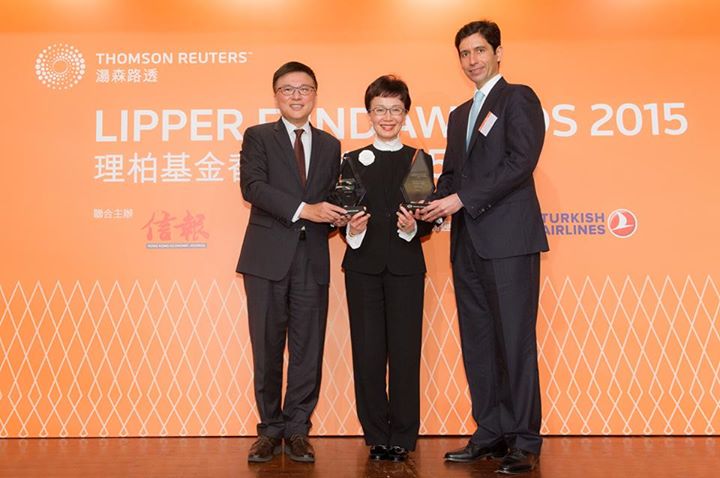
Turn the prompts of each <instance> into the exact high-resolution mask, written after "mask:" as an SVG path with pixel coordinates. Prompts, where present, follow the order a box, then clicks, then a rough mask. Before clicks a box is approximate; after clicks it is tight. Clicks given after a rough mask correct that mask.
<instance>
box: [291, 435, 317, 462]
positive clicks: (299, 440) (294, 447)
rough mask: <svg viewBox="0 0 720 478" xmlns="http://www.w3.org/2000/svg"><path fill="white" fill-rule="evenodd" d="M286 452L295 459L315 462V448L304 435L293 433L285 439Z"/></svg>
mask: <svg viewBox="0 0 720 478" xmlns="http://www.w3.org/2000/svg"><path fill="white" fill-rule="evenodd" d="M285 454H286V455H287V456H289V457H290V459H291V460H293V461H300V462H303V463H315V450H313V447H312V445H311V444H310V442H309V441H308V439H307V437H306V436H303V435H293V436H291V437H290V439H287V440H285Z"/></svg>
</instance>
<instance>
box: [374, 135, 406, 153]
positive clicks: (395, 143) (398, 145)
mask: <svg viewBox="0 0 720 478" xmlns="http://www.w3.org/2000/svg"><path fill="white" fill-rule="evenodd" d="M373 146H374V147H375V149H377V150H378V151H400V150H401V149H402V147H403V144H402V142H401V141H400V137H399V136H397V137H395V138H393V139H391V140H390V141H383V140H381V139H379V138H378V137H377V136H376V137H375V141H373Z"/></svg>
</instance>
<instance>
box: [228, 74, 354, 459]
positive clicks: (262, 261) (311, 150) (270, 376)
mask: <svg viewBox="0 0 720 478" xmlns="http://www.w3.org/2000/svg"><path fill="white" fill-rule="evenodd" d="M273 91H274V93H275V102H276V103H277V106H278V108H279V109H280V113H281V115H282V118H281V119H280V120H278V121H277V122H275V123H268V124H262V125H258V126H253V127H251V128H248V129H247V130H246V131H245V135H244V138H243V145H242V152H241V155H240V187H241V189H242V194H243V198H245V200H246V201H248V202H249V203H250V204H251V205H252V208H251V210H250V220H249V223H248V226H247V229H246V231H245V239H244V241H243V246H242V251H241V252H240V260H239V261H238V265H237V272H239V273H242V274H243V279H244V284H245V294H246V296H247V310H248V322H249V326H250V327H249V328H250V342H251V344H252V350H253V372H254V385H255V400H256V402H257V407H258V411H259V414H260V423H259V424H258V427H257V430H258V439H257V441H256V442H255V443H254V444H253V445H252V447H251V448H250V452H249V454H248V460H249V461H251V462H264V461H269V460H271V459H272V457H273V456H274V455H276V454H278V453H280V444H281V442H282V440H283V439H284V440H285V452H286V453H287V454H288V455H289V457H290V458H291V459H293V460H295V461H302V462H314V461H315V453H314V450H313V448H312V445H310V443H309V441H308V439H307V435H308V430H309V429H310V425H311V424H310V415H311V414H312V412H313V410H314V408H315V405H316V404H317V400H318V393H319V390H320V377H321V372H322V357H323V345H324V341H325V325H326V322H327V309H328V284H329V281H330V257H329V253H328V234H329V232H330V223H333V222H338V223H341V222H342V217H343V214H344V213H345V210H344V209H342V208H340V207H338V206H335V205H333V204H330V203H328V202H326V201H325V199H326V198H327V196H328V195H329V194H330V192H331V191H332V189H333V187H334V185H335V183H336V181H337V177H338V174H339V168H340V143H339V142H338V140H337V139H335V138H334V137H333V136H331V135H329V134H327V133H325V132H323V131H320V130H318V129H316V128H314V127H313V126H312V125H310V123H309V121H308V118H309V117H310V113H311V112H312V110H313V107H314V106H315V98H316V91H317V80H316V78H315V73H313V71H312V70H311V69H310V68H309V67H308V66H306V65H304V64H302V63H298V62H289V63H286V64H284V65H283V66H281V67H280V68H279V69H278V70H277V71H276V72H275V75H274V76H273ZM286 336H287V340H288V354H289V363H288V369H287V387H286V390H285V399H284V403H283V404H282V406H281V403H280V400H281V397H282V377H283V352H284V350H285V338H286Z"/></svg>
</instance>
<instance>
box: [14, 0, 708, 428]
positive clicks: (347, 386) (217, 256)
mask: <svg viewBox="0 0 720 478" xmlns="http://www.w3.org/2000/svg"><path fill="white" fill-rule="evenodd" d="M260 3H262V4H261V5H260ZM152 5H154V6H153V7H150V6H148V5H145V4H143V3H142V2H134V1H120V0H105V1H98V2H82V1H78V0H53V1H43V2H40V1H37V0H32V1H26V2H22V3H19V2H3V3H2V7H1V10H0V13H1V15H0V24H2V26H3V30H2V33H1V34H0V39H2V44H3V48H2V49H0V64H2V65H3V74H2V80H1V81H2V89H0V98H1V100H2V103H1V104H2V107H3V108H2V122H3V128H2V129H3V132H2V136H1V138H2V139H1V140H0V141H1V145H2V153H3V159H2V164H3V168H2V171H3V172H2V174H0V194H1V195H2V204H3V212H2V217H3V224H5V227H4V228H3V232H2V245H3V247H2V267H1V268H0V314H1V315H0V437H21V436H32V437H35V436H147V435H250V434H254V433H255V423H256V419H257V417H256V413H255V408H254V399H253V394H252V381H251V378H252V377H251V376H252V361H251V354H250V346H249V340H248V333H247V316H246V309H245V297H244V291H243V286H242V277H240V276H237V275H236V274H235V273H234V267H235V261H236V259H237V255H238V253H239V250H240V246H241V242H242V237H243V231H244V228H245V225H246V223H247V216H248V212H249V207H248V205H247V204H246V203H244V202H243V201H242V198H241V195H240V191H239V187H238V182H237V174H238V169H237V160H238V151H239V149H240V146H241V137H242V132H243V131H244V130H245V128H246V127H248V126H250V125H253V124H255V123H258V122H261V121H269V120H273V119H275V118H277V112H276V111H275V110H274V109H273V108H274V104H273V97H272V90H271V77H272V73H273V72H274V70H275V69H276V68H277V67H278V66H279V65H280V64H282V63H284V62H285V61H288V60H292V59H295V60H300V61H303V62H305V63H307V64H309V65H311V66H312V67H313V68H314V69H315V71H316V73H317V76H318V80H319V98H318V109H317V111H316V114H314V115H313V117H312V121H313V122H314V124H315V125H317V126H320V127H323V128H324V129H325V130H327V131H329V132H332V133H333V134H335V135H336V136H338V137H339V138H340V139H341V140H342V143H343V149H345V150H350V149H354V148H357V147H360V146H362V145H363V144H366V143H367V142H368V137H369V135H368V131H369V123H368V121H367V119H366V116H365V114H364V111H363V109H362V107H363V93H364V90H365V87H366V85H367V84H368V83H369V82H370V81H372V80H373V79H375V78H376V77H377V76H379V75H380V74H385V73H395V74H398V75H400V76H401V77H402V78H404V79H405V80H406V81H407V82H408V84H409V85H410V88H411V94H412V97H413V108H412V109H411V112H410V114H409V117H408V124H407V125H406V128H405V132H404V140H405V141H406V142H407V143H409V144H412V145H414V146H419V147H423V148H425V149H426V150H428V151H430V152H431V153H432V154H433V156H434V158H435V160H436V167H437V171H438V172H439V171H440V168H441V164H442V158H443V150H444V146H445V143H444V142H445V139H444V137H445V125H446V121H447V116H448V113H449V111H450V110H451V109H452V108H453V107H454V106H456V105H458V104H460V103H462V102H463V101H465V100H466V99H467V98H469V97H470V95H471V92H472V85H471V84H470V83H468V81H467V80H466V79H465V78H464V76H463V74H462V72H461V70H460V67H459V64H458V61H457V57H456V53H455V51H454V47H453V38H454V34H455V32H456V30H457V29H458V28H459V27H460V26H461V25H463V24H464V23H466V22H468V21H470V20H474V19H479V18H483V17H489V18H492V19H494V20H495V21H497V22H498V23H499V24H500V26H501V28H502V29H503V44H504V48H505V56H504V61H503V65H502V68H501V71H502V73H503V74H504V75H505V77H506V78H507V79H508V80H509V81H510V82H519V83H526V84H530V85H531V86H532V87H533V88H534V89H535V91H536V92H537V93H538V95H539V96H540V98H541V100H542V103H543V106H544V108H545V111H546V113H547V117H546V119H547V137H546V143H545V148H544V151H543V154H542V158H541V161H540V165H539V167H538V169H537V171H536V180H537V184H538V189H539V194H540V200H541V204H542V207H543V211H544V213H545V219H546V226H547V228H548V232H549V239H550V246H551V252H550V253H548V254H545V255H544V256H543V259H542V270H543V277H542V288H541V310H540V315H539V319H538V341H539V350H540V370H541V384H542V390H543V412H544V423H543V429H542V431H543V432H544V433H548V434H700V435H702V434H717V433H718V430H719V429H720V413H719V412H718V410H720V365H719V364H720V327H719V326H718V323H717V321H718V311H719V310H720V293H719V292H718V285H717V283H718V274H719V273H720V261H719V260H718V259H719V257H718V253H717V246H716V244H717V236H718V234H719V233H720V225H719V224H720V222H719V221H718V214H717V211H716V209H717V205H718V204H720V193H719V192H718V191H719V188H718V187H717V186H716V185H715V184H714V183H715V182H716V178H715V174H718V173H720V166H718V162H717V160H718V154H717V146H716V145H715V142H714V141H713V140H714V137H713V135H714V133H715V132H714V129H715V126H714V125H716V124H717V121H716V120H714V119H713V118H714V117H715V114H716V111H718V109H719V107H720V105H719V104H718V103H719V101H718V98H719V95H718V94H717V92H716V85H715V83H716V78H717V77H718V74H719V73H720V69H719V68H718V67H717V65H716V62H715V61H714V60H713V59H714V58H715V57H716V56H717V53H718V44H719V43H718V40H719V39H720V33H718V31H717V29H716V28H715V25H716V23H717V20H718V18H720V15H719V14H720V8H719V7H718V6H717V5H716V4H715V3H714V2H702V1H697V0H695V1H688V0H686V1H682V2H681V1H679V0H661V1H658V0H654V1H649V0H647V1H645V0H639V1H633V2H625V1H622V2H621V1H587V2H573V1H569V0H554V1H543V2H531V1H521V0H511V1H502V2H500V1H497V2H490V1H481V2H464V1H459V0H457V1H454V0H445V1H443V2H434V1H431V0H413V1H411V0H395V1H389V2H387V1H386V2H377V1H365V2H358V4H357V5H353V4H352V3H348V4H346V5H340V4H336V2H328V3H327V4H325V3H323V2H319V1H311V0H307V1H301V2H298V1H292V2H291V1H287V0H272V1H271V0H267V1H265V2H251V1H233V2H229V1H228V2H224V1H220V0H213V1H205V2H197V1H192V0H185V1H176V2H152ZM448 236H449V234H448V233H447V231H440V232H437V233H435V234H433V236H432V237H431V239H430V240H429V241H427V242H426V243H425V245H424V247H425V251H426V257H427V258H428V270H429V272H428V276H427V282H426V307H425V324H424V342H423V366H422V392H421V393H422V425H421V432H422V433H424V434H458V433H461V434H465V433H471V432H472V431H473V430H474V424H473V423H472V418H471V416H470V409H469V398H468V393H467V389H466V383H465V378H464V371H463V368H462V362H461V357H460V350H459V341H458V332H457V325H456V314H455V306H454V298H453V287H452V280H451V276H450V268H449V263H448V239H449V237H448ZM331 249H332V259H333V275H332V282H331V295H330V314H329V324H328V334H327V340H326V355H325V357H326V358H325V365H324V367H325V371H324V372H325V373H324V382H323V389H322V393H321V399H320V403H319V405H318V408H317V410H316V413H315V415H314V418H313V421H314V427H313V429H312V432H313V433H316V434H332V435H335V434H340V435H343V434H357V433H358V432H359V431H360V429H359V425H358V422H357V420H356V417H355V410H354V398H353V387H352V376H351V356H350V344H349V334H348V324H347V310H346V305H345V300H344V285H343V277H342V271H341V270H340V266H339V264H340V258H341V256H342V253H343V250H344V244H343V242H342V240H341V239H340V238H338V237H334V238H332V239H331Z"/></svg>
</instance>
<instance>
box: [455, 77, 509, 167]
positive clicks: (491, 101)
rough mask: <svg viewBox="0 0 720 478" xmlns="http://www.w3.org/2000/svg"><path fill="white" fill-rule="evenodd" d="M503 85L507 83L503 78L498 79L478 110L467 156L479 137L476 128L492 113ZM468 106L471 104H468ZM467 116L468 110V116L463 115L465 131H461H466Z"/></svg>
mask: <svg viewBox="0 0 720 478" xmlns="http://www.w3.org/2000/svg"><path fill="white" fill-rule="evenodd" d="M505 85H507V81H505V78H500V79H499V80H498V82H497V83H495V86H494V87H493V89H492V90H490V94H489V95H488V97H487V98H485V102H484V103H483V105H482V108H480V113H479V114H478V117H477V120H476V121H475V125H474V126H473V132H472V136H471V137H470V145H469V146H468V148H467V152H466V154H467V156H470V151H472V149H473V147H474V146H475V143H477V140H478V136H480V131H478V128H480V125H481V124H482V122H483V120H485V117H486V116H487V115H488V113H489V112H490V111H492V108H493V107H494V106H495V103H497V100H498V98H500V96H501V95H502V90H503V89H504V88H505ZM470 104H472V102H470ZM469 114H470V111H469V110H468V114H466V115H465V125H466V129H464V130H463V131H467V116H468V115H469ZM467 156H466V157H467Z"/></svg>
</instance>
